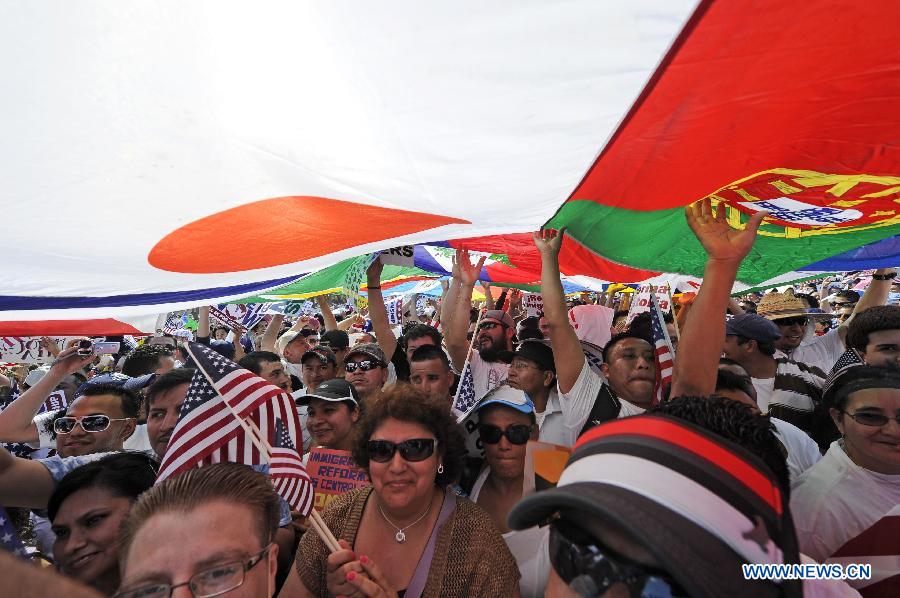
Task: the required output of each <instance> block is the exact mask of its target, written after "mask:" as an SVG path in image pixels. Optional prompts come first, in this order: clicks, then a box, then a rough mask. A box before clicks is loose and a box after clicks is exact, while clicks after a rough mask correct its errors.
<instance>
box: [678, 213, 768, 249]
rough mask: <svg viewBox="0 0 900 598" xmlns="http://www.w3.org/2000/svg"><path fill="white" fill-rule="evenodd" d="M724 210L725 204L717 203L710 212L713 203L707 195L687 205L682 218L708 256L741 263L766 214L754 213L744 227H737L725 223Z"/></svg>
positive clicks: (751, 246)
mask: <svg viewBox="0 0 900 598" xmlns="http://www.w3.org/2000/svg"><path fill="white" fill-rule="evenodd" d="M725 212H726V209H725V205H724V204H722V203H720V204H719V206H718V210H716V213H713V208H712V202H711V201H710V200H709V198H706V199H703V200H701V201H698V202H694V203H692V204H691V205H689V206H686V207H685V208H684V217H685V219H686V220H687V223H688V226H690V227H691V230H692V231H693V232H694V236H696V237H697V240H698V241H700V244H701V245H703V249H705V250H706V254H707V255H708V256H709V259H711V260H716V261H723V262H738V263H740V261H741V260H743V259H744V258H745V257H746V256H747V254H748V253H750V249H752V248H753V242H754V241H756V232H757V231H758V230H759V225H760V224H761V223H762V221H763V218H765V217H766V216H767V215H768V214H769V213H768V212H766V211H762V212H757V213H755V214H753V216H751V217H750V220H748V221H747V224H746V226H745V228H744V230H738V229H735V228H732V227H731V225H730V224H728V221H727V220H726V217H725Z"/></svg>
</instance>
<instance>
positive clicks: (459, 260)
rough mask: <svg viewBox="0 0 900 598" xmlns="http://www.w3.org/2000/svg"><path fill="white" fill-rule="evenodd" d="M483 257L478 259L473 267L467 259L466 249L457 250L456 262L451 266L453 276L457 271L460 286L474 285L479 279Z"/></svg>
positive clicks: (467, 252) (467, 251)
mask: <svg viewBox="0 0 900 598" xmlns="http://www.w3.org/2000/svg"><path fill="white" fill-rule="evenodd" d="M484 260H485V257H484V256H481V257H480V258H478V263H477V264H475V265H474V266H473V265H472V261H471V260H470V259H469V250H468V249H457V250H456V260H455V262H454V264H453V268H454V274H455V271H456V270H457V269H458V270H459V281H460V282H461V283H462V284H468V285H474V284H475V281H476V280H478V279H479V278H480V277H481V268H482V266H484Z"/></svg>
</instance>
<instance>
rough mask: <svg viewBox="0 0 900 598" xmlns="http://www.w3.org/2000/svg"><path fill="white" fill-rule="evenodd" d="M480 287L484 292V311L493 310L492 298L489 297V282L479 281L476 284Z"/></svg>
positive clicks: (491, 296)
mask: <svg viewBox="0 0 900 598" xmlns="http://www.w3.org/2000/svg"><path fill="white" fill-rule="evenodd" d="M478 284H479V285H481V290H482V291H483V292H484V307H485V309H494V308H495V304H494V296H493V295H491V284H490V283H489V282H484V281H479V283H478Z"/></svg>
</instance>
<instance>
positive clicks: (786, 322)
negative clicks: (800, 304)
mask: <svg viewBox="0 0 900 598" xmlns="http://www.w3.org/2000/svg"><path fill="white" fill-rule="evenodd" d="M775 323H776V324H778V325H779V326H793V325H794V324H799V325H800V326H806V325H807V324H808V323H809V318H807V317H806V316H795V317H793V318H778V319H777V320H775Z"/></svg>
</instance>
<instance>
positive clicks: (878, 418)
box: [841, 410, 900, 428]
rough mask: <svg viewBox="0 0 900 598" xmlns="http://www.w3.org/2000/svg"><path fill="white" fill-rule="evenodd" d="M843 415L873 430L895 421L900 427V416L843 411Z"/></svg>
mask: <svg viewBox="0 0 900 598" xmlns="http://www.w3.org/2000/svg"><path fill="white" fill-rule="evenodd" d="M841 413H843V414H844V415H849V416H850V417H852V418H853V419H854V420H855V421H856V423H858V424H862V425H864V426H872V427H873V428H881V427H882V426H886V425H887V424H888V422H889V421H891V420H894V421H895V422H897V424H898V425H900V415H897V416H895V417H888V416H887V415H884V414H881V413H869V412H863V413H860V412H858V411H857V412H856V413H850V412H849V411H844V410H841Z"/></svg>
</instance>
